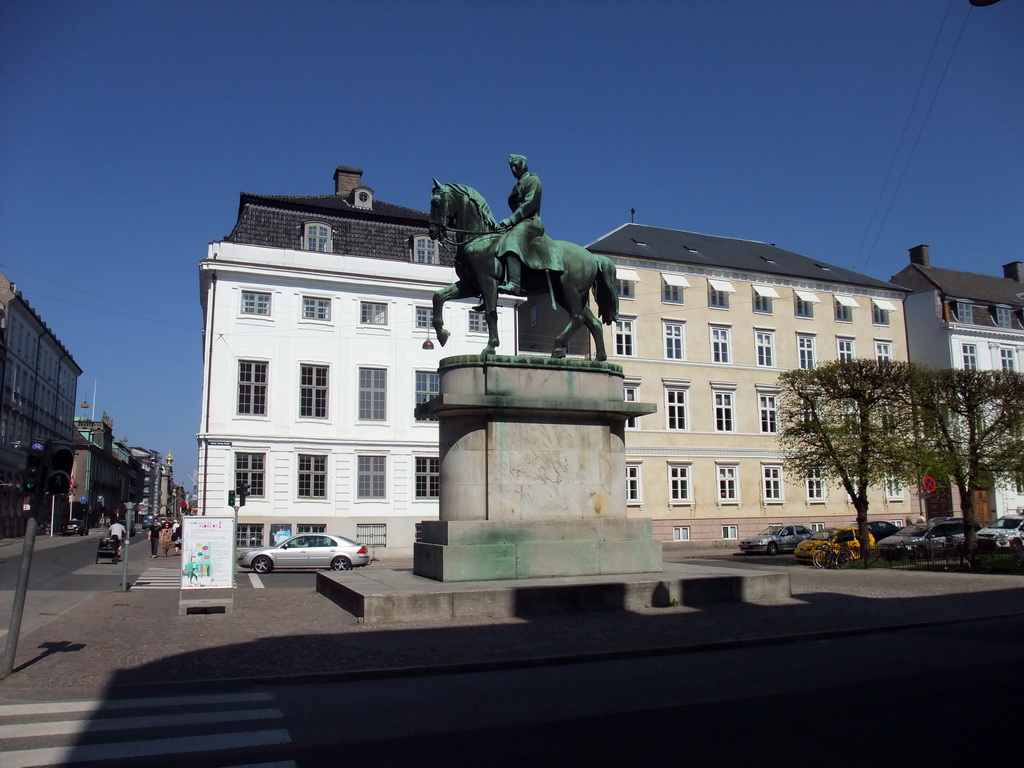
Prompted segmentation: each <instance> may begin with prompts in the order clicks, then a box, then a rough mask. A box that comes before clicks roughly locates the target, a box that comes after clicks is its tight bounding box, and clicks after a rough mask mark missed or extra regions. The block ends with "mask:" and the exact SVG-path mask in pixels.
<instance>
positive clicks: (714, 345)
mask: <svg viewBox="0 0 1024 768" xmlns="http://www.w3.org/2000/svg"><path fill="white" fill-rule="evenodd" d="M730 359H731V354H730V344H729V329H728V328H723V327H721V326H715V325H713V326H711V360H712V361H713V362H716V363H728V362H729V360H730Z"/></svg>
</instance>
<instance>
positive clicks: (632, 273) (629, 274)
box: [615, 267, 640, 283]
mask: <svg viewBox="0 0 1024 768" xmlns="http://www.w3.org/2000/svg"><path fill="white" fill-rule="evenodd" d="M615 279H616V280H625V281H627V282H630V283H639V282H640V275H638V274H637V273H636V270H635V269H626V268H625V267H616V268H615Z"/></svg>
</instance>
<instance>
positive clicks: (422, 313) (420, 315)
mask: <svg viewBox="0 0 1024 768" xmlns="http://www.w3.org/2000/svg"><path fill="white" fill-rule="evenodd" d="M433 319H434V314H433V310H431V308H430V307H416V327H417V328H430V326H431V323H432V322H433Z"/></svg>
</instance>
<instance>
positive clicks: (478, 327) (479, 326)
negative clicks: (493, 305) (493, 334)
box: [469, 310, 487, 333]
mask: <svg viewBox="0 0 1024 768" xmlns="http://www.w3.org/2000/svg"><path fill="white" fill-rule="evenodd" d="M469 332H470V333H487V317H486V316H485V315H484V313H483V312H473V311H472V310H470V313H469Z"/></svg>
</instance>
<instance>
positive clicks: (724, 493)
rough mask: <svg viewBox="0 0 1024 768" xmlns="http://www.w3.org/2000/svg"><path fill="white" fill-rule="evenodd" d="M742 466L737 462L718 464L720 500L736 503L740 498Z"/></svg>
mask: <svg viewBox="0 0 1024 768" xmlns="http://www.w3.org/2000/svg"><path fill="white" fill-rule="evenodd" d="M739 473H740V468H739V467H738V466H737V465H735V464H719V465H718V501H719V503H720V504H721V503H735V502H738V501H739V500H740V487H739Z"/></svg>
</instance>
